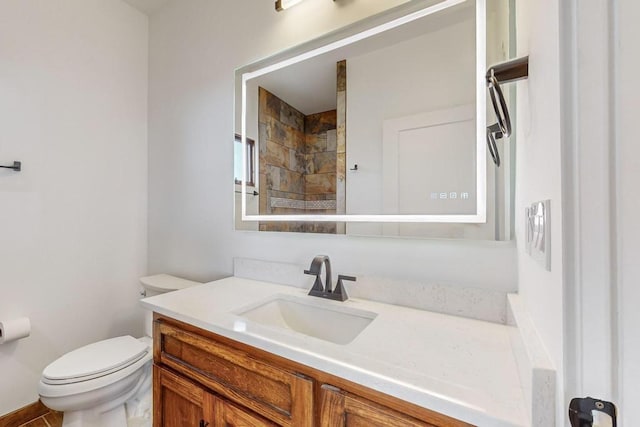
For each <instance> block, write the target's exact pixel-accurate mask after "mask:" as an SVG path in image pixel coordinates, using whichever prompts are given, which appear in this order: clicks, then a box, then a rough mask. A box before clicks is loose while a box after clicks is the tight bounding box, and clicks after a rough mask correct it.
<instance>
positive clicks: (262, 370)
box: [154, 315, 471, 427]
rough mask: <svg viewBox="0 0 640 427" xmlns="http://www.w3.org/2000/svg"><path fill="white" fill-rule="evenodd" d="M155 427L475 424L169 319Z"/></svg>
mask: <svg viewBox="0 0 640 427" xmlns="http://www.w3.org/2000/svg"><path fill="white" fill-rule="evenodd" d="M155 328H156V332H155V338H156V345H155V349H154V361H155V365H154V380H155V384H156V385H155V389H154V408H155V414H154V423H155V425H156V426H174V425H176V426H177V425H193V426H197V425H201V426H203V425H211V426H236V425H250V426H295V427H305V426H308V427H311V426H314V425H315V426H327V427H329V426H336V427H337V426H364V425H367V426H398V427H400V426H407V427H408V426H416V427H417V426H470V425H471V424H467V423H465V422H462V421H458V420H455V419H453V418H451V417H447V416H445V415H442V414H439V413H436V412H433V411H430V410H428V409H425V408H420V407H418V406H416V405H412V404H410V403H408V402H404V401H402V400H400V399H397V398H394V397H392V396H389V395H385V394H382V393H379V392H376V391H374V390H371V389H369V388H366V387H362V386H360V385H358V384H355V383H353V382H351V381H348V380H345V379H343V378H340V377H337V376H334V375H330V374H326V373H324V372H322V371H319V370H316V369H313V368H312V367H309V366H305V365H301V364H298V363H295V362H292V361H290V360H287V359H284V358H281V357H278V356H276V355H274V354H272V353H269V352H266V351H262V350H260V349H258V348H256V347H252V346H247V345H243V344H241V343H239V342H237V341H234V340H229V339H227V338H225V337H223V336H221V335H217V334H212V333H210V332H207V331H205V330H202V329H199V328H194V327H193V326H191V325H189V324H186V323H183V322H179V321H176V320H175V319H171V318H168V317H164V316H159V315H158V316H156V319H155Z"/></svg>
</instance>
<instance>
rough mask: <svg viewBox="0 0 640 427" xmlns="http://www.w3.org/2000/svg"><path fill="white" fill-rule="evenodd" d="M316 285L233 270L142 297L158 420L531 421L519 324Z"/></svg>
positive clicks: (286, 423)
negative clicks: (326, 294) (517, 341)
mask: <svg viewBox="0 0 640 427" xmlns="http://www.w3.org/2000/svg"><path fill="white" fill-rule="evenodd" d="M307 292H308V290H305V289H300V288H296V287H292V286H283V285H278V284H273V283H268V282H262V281H256V280H249V279H243V278H239V277H231V278H228V279H223V280H219V281H215V282H211V283H208V284H205V285H202V286H197V287H194V288H190V289H185V290H182V291H178V292H174V293H171V294H165V295H160V296H156V297H152V298H147V299H145V300H143V302H142V304H143V305H144V306H145V307H146V308H149V309H152V310H153V311H154V312H155V315H154V412H155V413H154V425H155V426H174V425H175V426H177V425H180V426H182V425H193V426H203V427H204V426H218V425H220V426H229V425H251V426H262V425H264V426H272V425H273V426H276V425H280V426H295V427H298V426H363V425H367V426H369V425H380V426H469V425H482V426H484V425H491V426H521V425H528V424H529V422H528V421H526V420H527V416H526V410H525V406H526V405H525V403H524V398H523V391H522V386H521V383H520V379H519V374H518V369H517V366H516V361H515V358H514V353H513V351H512V348H511V342H510V338H509V333H510V330H511V329H514V328H513V327H510V326H507V325H503V324H495V323H491V322H485V321H479V320H474V319H467V318H462V317H457V316H451V315H446V314H439V313H433V312H428V311H423V310H416V309H411V308H406V307H400V306H394V305H390V304H382V303H377V302H373V301H366V300H360V299H354V298H352V299H349V300H347V301H345V302H339V301H327V300H324V299H320V298H316V297H311V296H308V295H307ZM289 305H293V306H294V307H293V308H291V307H289V308H287V307H288V306H289ZM305 306H308V309H307V308H305ZM291 310H298V311H299V313H298V314H300V313H302V315H301V316H302V317H300V316H298V317H297V318H295V316H294V314H292V312H291ZM313 310H316V311H317V313H316V314H308V313H310V312H312V311H313ZM287 311H289V312H287ZM307 314H308V316H310V317H307V318H306V319H305V316H307ZM278 316H280V318H278ZM286 317H289V318H288V319H287V318H286ZM352 317H353V318H359V319H360V320H361V321H363V322H364V327H362V325H361V326H358V327H355V329H354V330H351V331H349V330H350V329H353V327H354V326H353V325H352V324H351V323H352V322H351V320H350V319H351V318H352ZM334 318H336V319H338V320H337V321H336V319H334ZM317 319H322V321H321V323H320V325H317V324H312V325H310V326H309V325H306V326H305V325H303V324H302V323H304V322H305V321H309V322H311V323H316V322H315V320H317ZM278 322H280V323H278ZM287 322H289V323H288V326H287ZM341 323H344V325H345V326H344V328H341V327H340V326H339V325H340V324H341ZM318 326H319V327H318ZM344 330H346V332H345V331H344ZM326 331H328V332H326ZM331 331H335V332H336V333H335V334H334V333H332V332H331ZM325 332H326V333H327V335H326V336H322V334H324V333H325ZM343 332H344V333H346V335H344V333H343Z"/></svg>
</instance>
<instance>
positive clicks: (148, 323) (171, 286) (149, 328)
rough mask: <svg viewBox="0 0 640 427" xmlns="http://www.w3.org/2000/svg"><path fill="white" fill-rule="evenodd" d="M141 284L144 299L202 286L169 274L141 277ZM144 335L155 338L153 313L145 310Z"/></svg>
mask: <svg viewBox="0 0 640 427" xmlns="http://www.w3.org/2000/svg"><path fill="white" fill-rule="evenodd" d="M140 283H141V284H142V288H143V291H142V292H141V295H142V298H147V297H152V296H154V295H160V294H164V293H167V292H173V291H178V290H180V289H185V288H190V287H192V286H197V285H201V284H202V283H200V282H194V281H192V280H187V279H182V278H180V277H176V276H171V275H169V274H155V275H153V276H146V277H141V278H140ZM144 333H145V335H146V336H148V337H152V336H153V313H152V312H151V311H149V310H145V314H144Z"/></svg>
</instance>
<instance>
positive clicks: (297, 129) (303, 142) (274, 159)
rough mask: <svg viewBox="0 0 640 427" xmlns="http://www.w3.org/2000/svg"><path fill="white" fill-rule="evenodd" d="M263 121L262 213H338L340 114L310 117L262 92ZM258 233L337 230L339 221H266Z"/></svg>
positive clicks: (319, 114)
mask: <svg viewBox="0 0 640 427" xmlns="http://www.w3.org/2000/svg"><path fill="white" fill-rule="evenodd" d="M258 121H259V127H260V135H259V141H258V146H259V171H260V174H259V183H260V192H261V193H262V194H261V196H260V206H259V212H260V214H261V215H262V214H267V215H268V214H285V215H286V214H298V213H314V214H335V213H336V209H335V205H336V203H335V200H336V167H337V166H336V161H337V157H336V153H337V132H336V110H332V111H327V112H323V113H318V114H312V115H309V116H305V115H304V114H302V113H301V112H299V111H298V110H296V109H295V108H294V107H292V106H290V105H289V104H287V103H286V102H285V101H283V100H281V99H280V98H278V97H277V96H276V95H274V94H272V93H270V92H269V91H267V90H266V89H264V88H260V89H259V108H258ZM318 201H320V202H319V203H316V202H318ZM322 201H331V202H322ZM259 229H260V230H261V231H293V232H314V233H335V232H336V226H335V224H334V223H302V222H293V221H291V222H261V223H260V224H259Z"/></svg>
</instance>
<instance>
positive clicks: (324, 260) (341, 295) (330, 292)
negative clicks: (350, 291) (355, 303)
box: [304, 255, 356, 301]
mask: <svg viewBox="0 0 640 427" xmlns="http://www.w3.org/2000/svg"><path fill="white" fill-rule="evenodd" d="M323 264H324V266H325V279H324V283H325V284H324V285H323V284H322V279H321V278H320V275H321V274H322V265H323ZM304 274H310V275H312V276H316V280H315V281H314V282H313V287H312V288H311V290H310V291H309V295H311V296H314V297H320V298H328V299H332V300H336V301H346V300H347V299H348V298H349V296H348V295H347V291H346V289H345V288H344V285H343V284H342V281H343V280H351V281H354V282H355V281H356V278H355V277H353V276H343V275H341V274H339V275H338V283H337V284H336V288H335V289H332V286H331V261H330V260H329V257H328V256H327V255H317V256H316V257H315V258H313V261H311V266H310V267H309V269H308V270H304Z"/></svg>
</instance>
